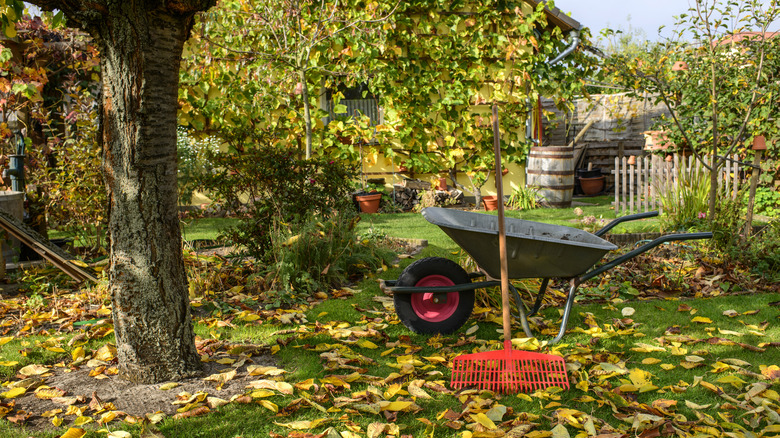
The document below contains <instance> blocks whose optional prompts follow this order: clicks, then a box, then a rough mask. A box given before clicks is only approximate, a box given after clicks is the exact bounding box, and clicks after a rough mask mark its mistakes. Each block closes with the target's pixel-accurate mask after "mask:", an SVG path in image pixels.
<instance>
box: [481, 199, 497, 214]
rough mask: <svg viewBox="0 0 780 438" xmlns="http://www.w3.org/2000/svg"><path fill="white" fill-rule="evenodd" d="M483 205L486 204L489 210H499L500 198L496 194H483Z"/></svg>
mask: <svg viewBox="0 0 780 438" xmlns="http://www.w3.org/2000/svg"><path fill="white" fill-rule="evenodd" d="M482 205H484V206H485V210H487V211H493V210H498V198H497V197H495V196H483V197H482Z"/></svg>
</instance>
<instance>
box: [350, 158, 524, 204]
mask: <svg viewBox="0 0 780 438" xmlns="http://www.w3.org/2000/svg"><path fill="white" fill-rule="evenodd" d="M401 161H402V159H401V158H399V157H396V158H395V159H390V158H387V157H385V156H384V155H382V154H377V155H376V156H374V155H371V156H369V157H367V158H366V159H365V160H364V165H363V169H362V171H363V177H364V178H365V179H366V180H368V179H378V178H384V179H385V191H386V192H390V191H392V190H393V184H400V183H401V182H402V181H403V180H404V178H412V179H419V180H422V181H427V182H430V183H434V184H435V182H436V180H437V179H438V178H439V177H441V176H443V177H446V178H447V184H449V185H452V181H451V180H450V178H449V175H448V171H447V169H442V172H441V174H431V173H425V174H419V173H412V172H401V171H400V169H399V166H400V163H401ZM504 167H505V168H507V169H508V170H509V173H507V174H506V175H505V176H504V177H503V179H502V181H503V184H504V195H506V196H509V195H511V194H512V190H513V189H516V188H520V187H525V166H521V165H519V164H514V163H509V164H505V165H504ZM457 178H458V182H459V183H460V184H462V185H463V186H464V187H466V188H467V189H471V184H470V182H469V179H468V177H467V176H466V175H465V174H464V173H463V172H459V173H458V175H457ZM495 181H496V180H495V177H494V175H493V174H492V173H491V178H490V179H489V180H488V182H487V183H485V185H484V186H482V195H483V196H485V195H495V194H496V182H495ZM465 196H473V195H472V194H471V193H469V192H465Z"/></svg>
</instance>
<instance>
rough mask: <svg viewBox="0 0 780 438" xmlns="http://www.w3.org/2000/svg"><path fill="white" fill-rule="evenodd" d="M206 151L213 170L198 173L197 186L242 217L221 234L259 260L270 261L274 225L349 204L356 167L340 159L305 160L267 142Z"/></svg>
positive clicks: (325, 216) (324, 216)
mask: <svg viewBox="0 0 780 438" xmlns="http://www.w3.org/2000/svg"><path fill="white" fill-rule="evenodd" d="M208 155H209V161H210V162H211V163H212V164H213V165H214V169H216V170H215V171H214V172H211V173H209V174H207V175H205V176H203V177H202V178H201V182H202V187H203V188H204V189H205V190H207V191H208V192H209V195H210V196H211V197H212V198H213V199H216V200H217V202H218V203H219V204H220V205H221V206H222V208H224V209H225V210H226V211H228V212H231V213H234V214H236V215H237V216H238V217H239V218H240V219H242V220H241V221H240V223H239V224H238V225H236V226H235V227H232V228H229V229H227V230H226V231H225V232H223V236H222V237H225V238H227V239H228V240H230V241H232V242H233V243H235V244H237V245H240V246H242V247H243V248H244V249H245V250H246V251H247V252H248V253H249V254H250V255H252V256H254V257H256V258H257V259H258V260H260V261H264V262H268V261H272V260H273V257H272V254H271V253H270V251H269V250H270V249H271V243H272V232H271V231H272V229H273V226H274V224H280V225H281V226H292V225H300V224H303V223H305V222H306V221H307V220H309V218H311V217H312V216H313V215H317V216H318V217H320V218H322V219H323V220H325V219H328V218H330V217H331V216H332V215H334V214H335V213H336V212H338V211H342V210H344V211H346V210H349V209H354V206H353V205H352V200H351V196H350V193H351V183H352V181H353V180H354V179H355V178H356V175H355V171H354V170H353V169H351V168H349V167H346V166H343V165H341V164H339V163H335V162H333V161H324V160H319V159H311V160H304V159H300V158H297V157H296V156H295V155H294V154H293V152H291V151H289V150H279V149H275V148H272V147H256V148H246V150H244V151H242V152H236V153H209V154H208Z"/></svg>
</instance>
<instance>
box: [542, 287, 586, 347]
mask: <svg viewBox="0 0 780 438" xmlns="http://www.w3.org/2000/svg"><path fill="white" fill-rule="evenodd" d="M570 283H571V288H569V296H568V297H567V298H566V306H565V307H564V308H563V316H562V317H561V328H560V330H558V335H557V336H555V337H554V338H553V339H552V340H551V341H550V342H549V343H548V345H552V344H556V343H558V341H560V340H561V338H562V337H563V335H564V333H566V325H567V324H568V323H569V315H570V314H571V308H572V306H573V305H574V295H575V294H576V293H577V287H579V285H580V279H579V278H572V279H571V282H570Z"/></svg>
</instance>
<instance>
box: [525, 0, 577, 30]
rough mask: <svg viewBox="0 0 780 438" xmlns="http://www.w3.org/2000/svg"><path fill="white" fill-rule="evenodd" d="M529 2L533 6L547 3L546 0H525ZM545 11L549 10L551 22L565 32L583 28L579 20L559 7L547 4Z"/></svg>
mask: <svg viewBox="0 0 780 438" xmlns="http://www.w3.org/2000/svg"><path fill="white" fill-rule="evenodd" d="M525 1H527V2H528V3H530V4H531V6H533V7H536V6H537V5H538V4H539V3H542V4H545V3H547V1H546V0H541V1H539V0H525ZM544 8H545V11H546V12H547V17H548V19H549V21H550V23H551V24H553V25H555V26H558V27H560V28H561V30H562V31H564V32H569V31H572V30H579V29H580V28H582V24H580V22H579V21H577V20H575V19H573V18H571V17H570V16H568V15H566V14H565V13H564V12H563V11H561V10H560V9H558V8H550V7H548V6H546V5H545V7H544Z"/></svg>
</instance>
